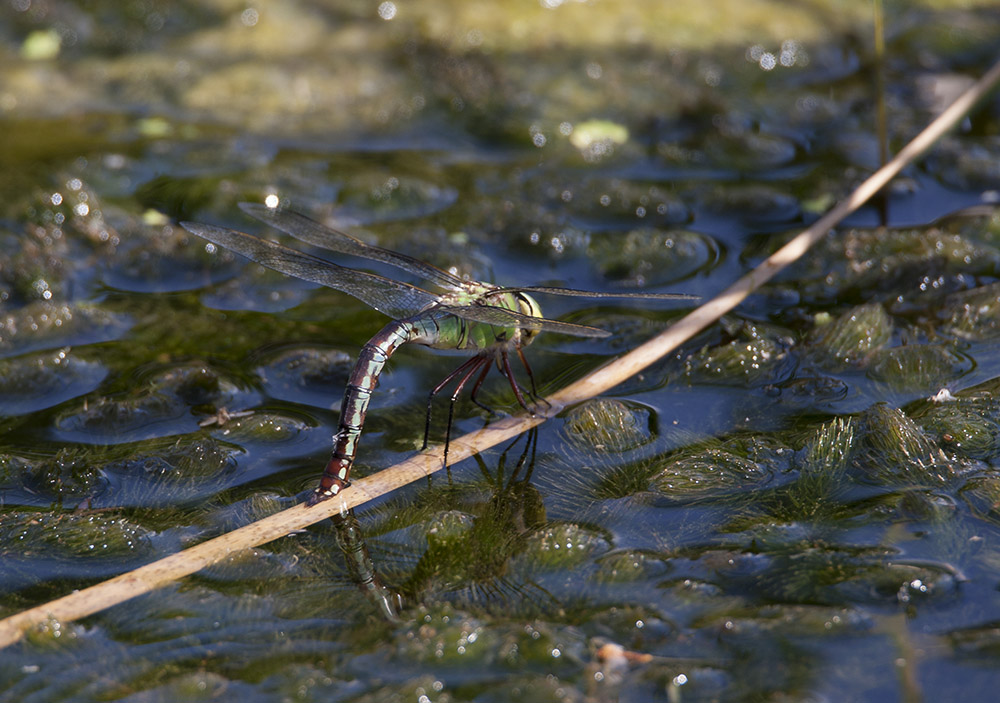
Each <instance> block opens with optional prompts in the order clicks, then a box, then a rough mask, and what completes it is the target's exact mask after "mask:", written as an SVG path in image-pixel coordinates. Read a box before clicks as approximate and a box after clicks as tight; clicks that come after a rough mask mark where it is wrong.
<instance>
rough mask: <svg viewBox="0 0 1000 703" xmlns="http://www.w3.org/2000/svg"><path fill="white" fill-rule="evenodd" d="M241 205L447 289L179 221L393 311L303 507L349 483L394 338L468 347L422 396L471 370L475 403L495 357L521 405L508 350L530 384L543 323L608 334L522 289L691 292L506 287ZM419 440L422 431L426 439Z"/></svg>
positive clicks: (361, 369) (319, 241)
mask: <svg viewBox="0 0 1000 703" xmlns="http://www.w3.org/2000/svg"><path fill="white" fill-rule="evenodd" d="M240 207H241V208H242V209H243V211H244V212H246V213H247V214H249V215H251V216H253V217H256V218H257V219H258V220H261V221H262V222H265V223H267V224H269V225H272V226H273V227H276V228H277V229H280V230H282V231H284V232H287V233H288V234H290V235H292V236H293V237H295V238H296V239H299V240H300V241H302V242H305V243H306V244H312V245H313V246H317V247H320V248H323V249H327V250H329V251H334V252H338V253H341V254H349V255H351V256H359V257H363V258H366V259H370V260H372V261H378V262H380V263H385V264H391V265H393V266H396V267H397V268H400V269H402V270H404V271H407V272H408V273H411V274H414V275H416V276H419V277H421V278H423V279H426V280H428V281H430V282H432V283H434V284H435V285H437V286H439V287H441V288H443V289H445V290H446V291H448V292H446V293H444V294H442V295H435V294H433V293H429V292H427V291H425V290H422V289H420V288H417V287H416V286H412V285H410V284H408V283H402V282H400V281H395V280H392V279H391V278H385V277H383V276H378V275H376V274H373V273H367V272H364V271H356V270H354V269H350V268H345V267H343V266H338V265H337V264H334V263H331V262H329V261H326V260H325V259H319V258H317V257H315V256H310V255H309V254H304V253H302V252H300V251H296V250H295V249H289V248H288V247H285V246H282V245H280V244H276V243H274V242H270V241H267V240H264V239H260V238H258V237H254V236H252V235H249V234H244V233H243V232H236V231H234V230H230V229H224V228H222V227H213V226H211V225H202V224H196V223H193V222H182V223H181V225H182V226H183V227H184V228H185V229H187V230H188V231H189V232H191V233H192V234H195V235H198V236H199V237H202V238H204V239H207V240H208V241H210V242H212V243H213V244H217V245H219V246H221V247H225V248H226V249H231V250H233V251H235V252H237V253H238V254H242V255H243V256H245V257H247V258H248V259H250V260H252V261H256V262H257V263H258V264H261V265H263V266H267V267H268V268H272V269H274V270H275V271H280V272H281V273H284V274H288V275H289V276H295V277H296V278H301V279H303V280H306V281H312V282H313V283H319V284H321V285H324V286H329V287H330V288H335V289H337V290H339V291H343V292H344V293H347V294H349V295H353V296H354V297H355V298H357V299H358V300H360V301H362V302H363V303H366V304H368V305H370V306H372V307H373V308H375V309H376V310H378V311H379V312H382V313H385V314H386V315H388V316H390V317H392V318H393V321H392V322H390V323H389V324H387V325H386V326H385V327H383V328H382V330H381V331H380V332H379V333H378V334H376V335H375V336H374V337H372V338H371V339H370V340H369V341H368V343H367V344H365V346H364V348H362V350H361V353H360V355H359V356H358V362H357V364H356V365H355V367H354V371H352V372H351V377H350V379H349V380H348V383H347V389H346V391H345V392H344V400H343V404H342V406H341V411H340V426H339V428H338V430H337V434H336V435H335V436H334V447H333V456H332V458H331V459H330V462H329V463H328V464H327V465H326V469H325V470H324V471H323V477H322V479H321V480H320V484H319V486H318V487H317V488H316V490H315V492H314V493H313V495H312V496H311V497H310V498H309V504H310V505H312V504H315V503H318V502H319V501H322V500H325V499H327V498H330V497H331V496H335V495H337V493H339V492H340V491H341V490H343V489H344V488H346V487H347V486H348V485H349V482H348V477H349V475H350V472H351V465H352V464H353V463H354V456H355V453H356V452H357V444H358V438H359V437H360V435H361V428H362V426H363V425H364V421H365V414H366V412H367V411H368V401H369V400H370V399H371V394H372V391H373V390H374V389H375V384H376V382H377V381H378V376H379V374H380V373H381V372H382V368H383V367H384V366H385V363H386V361H388V359H389V357H390V356H391V355H392V353H393V352H394V351H395V350H396V347H398V346H399V345H400V344H404V343H406V342H414V343H416V344H423V345H426V346H429V347H434V348H436V349H458V350H463V351H468V352H472V353H473V354H475V356H473V357H472V358H471V359H469V360H468V361H466V362H465V363H464V364H462V365H461V366H459V367H458V369H456V370H455V371H454V372H452V373H451V374H450V375H448V377H447V378H445V379H444V380H443V381H442V382H441V383H439V384H438V385H437V386H435V387H434V389H433V390H432V391H431V394H430V398H431V399H432V398H433V397H434V396H435V395H436V394H437V393H439V392H440V391H441V390H442V389H443V388H444V387H445V386H447V385H448V384H449V383H451V382H452V381H455V380H456V379H458V382H457V387H456V389H455V392H454V393H453V394H452V401H454V400H455V399H456V398H457V397H458V395H459V393H460V392H461V391H462V389H463V388H464V387H465V386H466V384H468V382H469V380H470V379H471V378H472V377H473V376H474V375H475V374H476V373H477V372H478V373H479V377H478V378H477V379H476V381H475V383H474V384H473V387H472V398H473V401H475V396H476V393H477V392H478V391H479V388H480V386H482V383H483V379H485V378H486V373H487V372H488V371H489V368H490V362H491V361H495V362H496V364H497V367H498V368H499V369H500V370H501V372H502V373H503V374H504V375H505V376H506V377H507V380H508V382H509V383H510V387H511V389H512V390H513V391H514V396H515V397H516V398H517V402H518V403H520V405H521V406H522V407H524V408H525V409H528V406H527V404H526V403H525V402H524V396H523V395H522V394H521V389H520V388H518V385H517V382H516V381H515V380H514V374H513V372H512V371H511V368H510V359H509V353H510V351H511V350H513V351H514V352H516V353H517V355H518V357H519V358H520V359H521V363H522V364H524V368H525V370H526V371H527V372H528V378H529V379H530V380H531V384H532V390H534V378H533V377H532V375H531V368H530V367H529V366H528V363H527V360H526V359H525V358H524V354H523V352H522V351H521V349H522V347H524V346H525V345H526V344H528V343H530V342H531V340H532V339H533V338H534V337H535V335H536V334H538V333H539V332H541V331H542V330H550V331H553V332H562V333H563V334H570V335H576V336H578V337H606V336H608V335H609V334H610V333H609V332H606V331H605V330H601V329H597V328H595V327H586V326H583V325H575V324H571V323H568V322H559V321H557V320H547V319H545V318H543V317H542V313H541V309H540V308H539V307H538V303H536V302H535V300H534V299H533V298H532V297H531V296H530V295H528V293H529V292H530V293H548V294H552V295H569V296H577V297H586V298H639V299H678V298H681V299H685V298H691V297H692V296H687V295H673V294H669V293H662V294H645V293H594V292H589V291H578V290H571V289H568V288H550V287H546V286H518V287H513V288H505V287H501V286H495V285H492V284H489V283H479V282H477V281H465V280H462V279H460V278H458V277H457V276H454V275H452V274H450V273H448V272H447V271H442V270H441V269H439V268H437V267H436V266H432V265H431V264H428V263H427V262H425V261H421V260H419V259H415V258H413V257H410V256H407V255H405V254H400V253H397V252H394V251H390V250H388V249H382V248H381V247H376V246H371V245H369V244H365V243H364V242H362V241H361V240H359V239H356V238H354V237H352V236H350V235H349V234H345V233H343V232H338V231H337V230H333V229H330V228H328V227H326V226H324V225H321V224H319V223H318V222H315V221H313V220H310V219H309V218H307V217H305V216H303V215H299V214H298V213H295V212H291V211H288V210H276V209H273V208H269V207H266V206H263V205H256V204H251V203H243V204H241V205H240ZM429 408H430V399H429V400H428V409H429ZM429 422H430V416H429V412H428V423H429ZM449 424H450V417H449ZM426 439H427V436H426V432H425V435H424V443H425V446H426Z"/></svg>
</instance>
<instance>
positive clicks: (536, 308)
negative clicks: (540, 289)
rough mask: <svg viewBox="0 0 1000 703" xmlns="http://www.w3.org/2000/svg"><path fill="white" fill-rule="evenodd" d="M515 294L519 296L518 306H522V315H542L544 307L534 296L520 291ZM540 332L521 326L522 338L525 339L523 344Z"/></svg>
mask: <svg viewBox="0 0 1000 703" xmlns="http://www.w3.org/2000/svg"><path fill="white" fill-rule="evenodd" d="M515 295H516V296H517V304H518V307H520V308H521V310H520V312H521V314H522V315H527V316H528V317H541V316H542V308H541V306H540V305H539V304H538V302H537V301H536V300H535V299H534V298H532V297H531V296H530V295H528V294H527V293H521V292H518V293H516V294H515ZM538 332H539V330H532V329H525V328H521V338H522V339H523V340H524V341H523V342H522V344H528V343H529V342H530V341H531V340H532V339H534V338H535V335H537V334H538Z"/></svg>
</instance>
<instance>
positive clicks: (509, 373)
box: [500, 349, 534, 415]
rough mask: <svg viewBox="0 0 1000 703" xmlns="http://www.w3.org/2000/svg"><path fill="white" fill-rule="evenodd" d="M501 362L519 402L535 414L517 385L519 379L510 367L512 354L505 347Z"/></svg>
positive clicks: (501, 354) (501, 353)
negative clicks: (515, 377)
mask: <svg viewBox="0 0 1000 703" xmlns="http://www.w3.org/2000/svg"><path fill="white" fill-rule="evenodd" d="M500 363H501V364H503V373H504V375H505V376H506V377H507V380H508V381H509V382H510V388H511V390H512V391H514V397H515V398H517V402H518V404H519V405H520V406H521V407H522V408H524V409H525V410H527V411H528V412H529V413H532V415H533V414H534V413H533V412H532V410H531V408H529V407H528V404H527V403H525V402H524V395H523V394H522V393H521V389H520V388H519V387H518V385H517V381H516V380H515V379H514V372H513V371H512V370H511V368H510V355H509V354H507V350H506V349H504V350H502V351H501V352H500Z"/></svg>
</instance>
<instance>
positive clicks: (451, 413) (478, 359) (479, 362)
mask: <svg viewBox="0 0 1000 703" xmlns="http://www.w3.org/2000/svg"><path fill="white" fill-rule="evenodd" d="M470 361H473V362H475V363H472V364H470V363H469V362H468V361H467V362H465V363H464V364H462V368H463V369H464V368H465V367H466V366H468V367H469V370H468V372H467V373H466V374H465V375H464V376H462V378H461V380H460V381H459V382H458V385H457V386H455V392H454V393H452V394H451V402H450V403H448V424H447V425H446V427H445V430H444V465H445V466H448V445H449V444H450V442H451V421H452V419H453V418H454V417H455V401H457V400H458V396H459V395H460V394H461V392H462V389H463V388H465V384H466V383H468V382H469V379H470V378H472V374H474V373H476V371H479V367H480V366H485V367H486V368H487V369H489V368H490V358H489V357H487V356H475V357H473V358H472V359H470ZM480 378H482V376H480ZM477 383H478V381H477Z"/></svg>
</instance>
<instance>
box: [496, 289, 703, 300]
mask: <svg viewBox="0 0 1000 703" xmlns="http://www.w3.org/2000/svg"><path fill="white" fill-rule="evenodd" d="M503 288H504V290H508V291H514V292H517V291H522V292H524V293H547V294H548V295H566V296H570V297H574V298H619V299H624V300H698V296H697V295H688V294H686V293H601V292H598V291H593V290H576V289H575V288H553V287H551V286H514V287H509V286H504V287H503Z"/></svg>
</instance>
